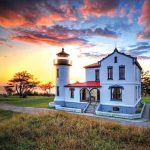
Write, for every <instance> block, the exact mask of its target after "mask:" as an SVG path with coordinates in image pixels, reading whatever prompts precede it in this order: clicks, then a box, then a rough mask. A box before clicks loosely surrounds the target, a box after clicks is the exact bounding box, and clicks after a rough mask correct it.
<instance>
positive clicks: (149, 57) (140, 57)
mask: <svg viewBox="0 0 150 150" xmlns="http://www.w3.org/2000/svg"><path fill="white" fill-rule="evenodd" d="M137 58H138V59H139V60H150V56H138V57H137Z"/></svg>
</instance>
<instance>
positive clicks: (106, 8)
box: [80, 0, 119, 17]
mask: <svg viewBox="0 0 150 150" xmlns="http://www.w3.org/2000/svg"><path fill="white" fill-rule="evenodd" d="M118 6H119V2H118V0H111V1H110V0H95V1H92V0H84V3H83V5H82V6H81V9H80V11H81V13H82V15H83V16H84V17H88V16H97V17H99V16H114V15H115V12H116V9H117V8H118Z"/></svg>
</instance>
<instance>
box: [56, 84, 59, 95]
mask: <svg viewBox="0 0 150 150" xmlns="http://www.w3.org/2000/svg"><path fill="white" fill-rule="evenodd" d="M56 94H57V96H59V86H57V91H56Z"/></svg>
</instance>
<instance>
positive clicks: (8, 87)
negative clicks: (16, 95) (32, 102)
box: [4, 85, 14, 96]
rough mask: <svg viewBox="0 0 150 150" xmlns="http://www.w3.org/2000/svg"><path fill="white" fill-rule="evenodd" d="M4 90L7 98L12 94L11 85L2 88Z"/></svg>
mask: <svg viewBox="0 0 150 150" xmlns="http://www.w3.org/2000/svg"><path fill="white" fill-rule="evenodd" d="M4 89H5V91H6V93H7V95H9V96H10V95H12V94H13V92H14V90H13V86H11V85H7V86H4Z"/></svg>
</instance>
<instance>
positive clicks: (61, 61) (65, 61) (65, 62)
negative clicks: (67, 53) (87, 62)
mask: <svg viewBox="0 0 150 150" xmlns="http://www.w3.org/2000/svg"><path fill="white" fill-rule="evenodd" d="M53 63H54V65H69V66H71V65H72V61H71V60H69V59H62V58H60V59H55V60H54V61H53Z"/></svg>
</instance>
